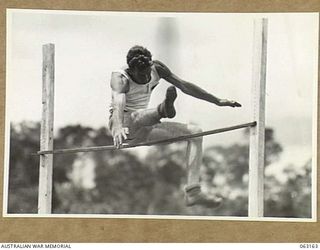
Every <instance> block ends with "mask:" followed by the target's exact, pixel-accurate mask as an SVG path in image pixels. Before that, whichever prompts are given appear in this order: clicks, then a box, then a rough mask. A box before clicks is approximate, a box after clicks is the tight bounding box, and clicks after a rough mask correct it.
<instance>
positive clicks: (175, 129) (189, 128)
mask: <svg viewBox="0 0 320 250" xmlns="http://www.w3.org/2000/svg"><path fill="white" fill-rule="evenodd" d="M200 131H201V129H199V128H198V127H197V126H195V125H187V124H182V123H176V122H163V123H159V124H156V125H154V126H150V127H144V128H141V129H140V130H139V131H138V133H137V134H136V138H135V139H134V140H133V141H132V143H138V142H146V141H154V140H162V139H168V138H172V137H176V136H181V135H189V134H192V133H197V132H200ZM201 163H202V138H193V139H190V140H188V141H187V154H186V165H187V170H188V178H187V185H188V186H189V185H193V184H199V180H200V176H199V172H200V166H201Z"/></svg>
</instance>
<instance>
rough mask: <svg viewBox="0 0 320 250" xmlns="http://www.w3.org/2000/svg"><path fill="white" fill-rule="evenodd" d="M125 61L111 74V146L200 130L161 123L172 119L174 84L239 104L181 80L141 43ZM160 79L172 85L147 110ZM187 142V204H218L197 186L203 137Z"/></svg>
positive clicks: (188, 91) (203, 96) (210, 98)
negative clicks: (125, 62) (153, 105)
mask: <svg viewBox="0 0 320 250" xmlns="http://www.w3.org/2000/svg"><path fill="white" fill-rule="evenodd" d="M127 64H128V67H126V68H125V69H123V70H118V71H114V72H112V76H111V89H112V103H111V109H110V113H111V115H110V120H109V128H110V131H111V133H112V136H113V141H114V145H115V146H117V147H118V148H119V147H121V145H122V143H123V142H124V141H126V142H128V143H129V144H130V143H132V144H134V143H138V142H146V141H151V140H161V139H167V138H172V137H176V136H181V135H189V134H193V133H198V132H201V129H200V128H198V127H197V126H195V125H188V124H181V123H176V122H160V120H161V119H162V118H173V117H174V116H175V115H176V110H175V107H174V101H175V99H176V97H177V92H176V88H175V87H177V88H179V89H180V90H181V91H182V92H184V93H185V94H187V95H191V96H193V97H195V98H198V99H202V100H205V101H207V102H210V103H213V104H216V105H218V106H229V107H241V105H240V104H239V103H238V102H235V101H229V100H226V99H220V98H218V97H216V96H214V95H212V94H209V93H208V92H206V91H205V90H203V89H201V88H200V87H198V86H196V85H195V84H193V83H190V82H187V81H185V80H182V79H181V78H179V77H178V76H176V75H175V74H174V73H172V72H171V71H170V69H169V68H168V67H167V66H166V65H165V64H163V63H162V62H160V61H157V60H152V55H151V53H150V51H149V50H147V49H146V48H144V47H142V46H134V47H132V48H131V49H130V50H129V52H128V54H127ZM160 79H165V80H166V81H168V82H169V83H171V84H172V85H173V86H170V87H169V88H168V89H167V92H166V96H165V98H164V101H163V102H162V103H161V104H159V105H158V107H156V108H153V109H149V108H147V107H148V104H149V101H150V96H151V93H152V90H153V89H154V88H155V87H156V86H157V85H158V84H159V80H160ZM187 142H188V144H187V156H186V165H187V170H188V175H187V177H188V178H187V186H186V188H185V199H186V205H187V206H193V205H203V206H206V207H217V206H219V205H220V203H221V201H222V199H221V198H220V197H217V196H209V195H208V194H205V193H203V192H202V191H201V188H200V187H201V186H200V166H201V162H202V138H192V139H189V140H188V141H187Z"/></svg>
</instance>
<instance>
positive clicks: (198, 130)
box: [188, 124, 203, 142]
mask: <svg viewBox="0 0 320 250" xmlns="http://www.w3.org/2000/svg"><path fill="white" fill-rule="evenodd" d="M188 130H189V131H190V133H191V134H198V133H201V132H203V130H202V129H201V128H200V127H199V126H198V125H194V124H189V125H188ZM190 140H193V141H201V142H202V136H201V137H195V138H192V139H190Z"/></svg>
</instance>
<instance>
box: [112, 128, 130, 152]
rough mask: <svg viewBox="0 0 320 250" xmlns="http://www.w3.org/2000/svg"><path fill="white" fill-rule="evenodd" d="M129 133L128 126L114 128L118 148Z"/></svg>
mask: <svg viewBox="0 0 320 250" xmlns="http://www.w3.org/2000/svg"><path fill="white" fill-rule="evenodd" d="M127 134H129V131H128V128H122V127H119V128H114V130H113V144H114V146H116V147H117V148H120V146H121V145H122V143H123V142H124V140H126V139H127Z"/></svg>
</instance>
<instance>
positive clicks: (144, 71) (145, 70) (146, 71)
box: [134, 64, 151, 76]
mask: <svg viewBox="0 0 320 250" xmlns="http://www.w3.org/2000/svg"><path fill="white" fill-rule="evenodd" d="M134 71H135V74H137V75H143V76H149V75H150V74H151V66H146V65H143V64H141V65H137V66H136V67H134Z"/></svg>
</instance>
